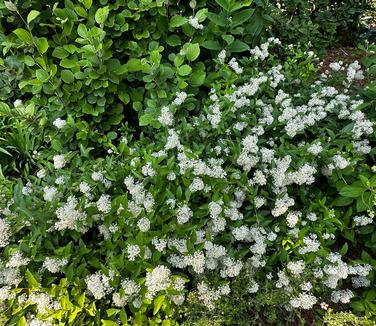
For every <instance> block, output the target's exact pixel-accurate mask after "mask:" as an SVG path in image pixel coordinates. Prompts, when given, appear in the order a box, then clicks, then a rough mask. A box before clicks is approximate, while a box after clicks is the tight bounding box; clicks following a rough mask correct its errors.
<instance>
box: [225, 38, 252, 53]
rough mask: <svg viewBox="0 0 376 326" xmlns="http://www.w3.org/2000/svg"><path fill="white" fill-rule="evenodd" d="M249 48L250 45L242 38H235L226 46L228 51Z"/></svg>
mask: <svg viewBox="0 0 376 326" xmlns="http://www.w3.org/2000/svg"><path fill="white" fill-rule="evenodd" d="M247 50H249V45H248V44H246V43H244V42H243V41H240V40H235V41H234V42H232V43H231V44H229V45H228V46H227V47H226V51H228V52H244V51H247Z"/></svg>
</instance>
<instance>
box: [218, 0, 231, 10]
mask: <svg viewBox="0 0 376 326" xmlns="http://www.w3.org/2000/svg"><path fill="white" fill-rule="evenodd" d="M215 2H216V3H217V4H219V5H220V6H221V7H222V8H223V9H224V10H226V11H229V9H230V3H231V0H215Z"/></svg>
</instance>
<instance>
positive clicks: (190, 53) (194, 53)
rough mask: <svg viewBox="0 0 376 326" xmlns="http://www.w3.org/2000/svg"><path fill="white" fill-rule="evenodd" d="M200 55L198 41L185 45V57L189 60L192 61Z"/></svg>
mask: <svg viewBox="0 0 376 326" xmlns="http://www.w3.org/2000/svg"><path fill="white" fill-rule="evenodd" d="M199 55H200V45H199V44H198V43H193V44H189V45H188V47H187V52H186V57H187V59H188V60H189V61H194V60H196V59H197V58H198V56H199Z"/></svg>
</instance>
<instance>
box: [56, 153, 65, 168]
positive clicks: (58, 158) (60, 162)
mask: <svg viewBox="0 0 376 326" xmlns="http://www.w3.org/2000/svg"><path fill="white" fill-rule="evenodd" d="M53 161H54V167H55V169H62V168H63V167H64V166H65V163H66V162H65V158H64V155H55V156H54V157H53Z"/></svg>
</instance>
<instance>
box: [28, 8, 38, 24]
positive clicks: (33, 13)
mask: <svg viewBox="0 0 376 326" xmlns="http://www.w3.org/2000/svg"><path fill="white" fill-rule="evenodd" d="M39 15H40V12H39V11H37V10H32V11H30V12H29V14H28V15H27V18H26V21H27V23H28V24H30V23H31V22H32V21H33V20H34V19H35V18H37V17H38V16H39Z"/></svg>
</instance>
